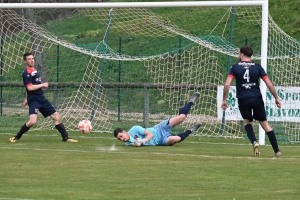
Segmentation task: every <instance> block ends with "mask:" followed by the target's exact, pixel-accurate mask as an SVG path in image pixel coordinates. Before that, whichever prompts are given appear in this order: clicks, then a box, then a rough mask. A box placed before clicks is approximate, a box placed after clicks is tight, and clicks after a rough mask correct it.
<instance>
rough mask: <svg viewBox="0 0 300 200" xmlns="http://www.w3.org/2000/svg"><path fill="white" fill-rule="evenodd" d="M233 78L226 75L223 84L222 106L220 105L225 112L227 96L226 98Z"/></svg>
mask: <svg viewBox="0 0 300 200" xmlns="http://www.w3.org/2000/svg"><path fill="white" fill-rule="evenodd" d="M233 78H234V77H233V76H232V75H228V77H227V79H226V82H225V84H224V90H223V101H222V105H221V108H223V109H224V110H226V108H227V96H228V93H229V89H230V85H231V82H232V80H233Z"/></svg>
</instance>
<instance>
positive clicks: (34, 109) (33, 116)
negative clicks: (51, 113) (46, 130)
mask: <svg viewBox="0 0 300 200" xmlns="http://www.w3.org/2000/svg"><path fill="white" fill-rule="evenodd" d="M28 106H29V121H28V122H26V123H25V124H24V125H23V126H22V127H21V129H20V130H19V132H18V133H17V135H15V136H14V137H12V138H10V139H9V140H10V142H16V141H18V140H19V139H20V138H21V137H22V135H23V134H24V133H26V132H27V131H28V130H29V129H30V127H32V126H33V125H35V124H36V122H37V117H38V115H37V114H38V111H39V104H38V103H37V102H32V103H31V104H30V105H28Z"/></svg>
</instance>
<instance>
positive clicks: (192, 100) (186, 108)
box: [179, 92, 200, 115]
mask: <svg viewBox="0 0 300 200" xmlns="http://www.w3.org/2000/svg"><path fill="white" fill-rule="evenodd" d="M199 97H200V93H199V92H195V93H194V94H193V96H192V97H191V98H190V99H189V101H188V102H187V104H185V105H184V106H183V107H182V108H180V109H179V115H180V114H185V115H187V114H188V112H189V111H190V109H191V107H192V105H194V104H195V102H196V100H197V99H198V98H199Z"/></svg>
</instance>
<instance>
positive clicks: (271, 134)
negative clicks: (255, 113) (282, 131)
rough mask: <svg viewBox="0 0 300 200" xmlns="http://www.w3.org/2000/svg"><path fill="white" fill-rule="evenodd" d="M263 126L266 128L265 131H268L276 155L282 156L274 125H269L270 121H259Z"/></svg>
mask: <svg viewBox="0 0 300 200" xmlns="http://www.w3.org/2000/svg"><path fill="white" fill-rule="evenodd" d="M259 123H260V125H261V127H262V128H263V129H264V130H265V132H266V133H267V135H268V137H269V140H270V143H271V145H272V148H273V150H274V153H275V156H276V157H280V156H281V152H280V150H279V147H278V143H277V139H276V135H275V133H274V131H273V129H272V127H271V126H270V125H269V123H268V121H267V120H265V121H259Z"/></svg>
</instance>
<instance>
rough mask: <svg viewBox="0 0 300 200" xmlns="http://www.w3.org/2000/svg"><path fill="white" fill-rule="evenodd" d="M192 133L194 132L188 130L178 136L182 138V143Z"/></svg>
mask: <svg viewBox="0 0 300 200" xmlns="http://www.w3.org/2000/svg"><path fill="white" fill-rule="evenodd" d="M191 133H192V131H190V130H187V131H185V132H183V133H180V134H178V136H179V137H180V138H181V140H180V142H181V141H183V140H184V139H185V138H187V137H188V136H189V135H190V134H191Z"/></svg>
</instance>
